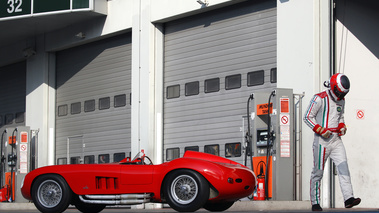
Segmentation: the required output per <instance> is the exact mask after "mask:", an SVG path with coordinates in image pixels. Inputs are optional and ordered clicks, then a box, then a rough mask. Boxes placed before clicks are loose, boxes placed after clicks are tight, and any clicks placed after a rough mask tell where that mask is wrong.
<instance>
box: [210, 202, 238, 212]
mask: <svg viewBox="0 0 379 213" xmlns="http://www.w3.org/2000/svg"><path fill="white" fill-rule="evenodd" d="M233 204H234V202H233V201H231V202H222V203H206V204H205V205H204V206H203V207H204V209H206V210H208V211H210V212H222V211H225V210H227V209H229V208H230V207H232V206H233Z"/></svg>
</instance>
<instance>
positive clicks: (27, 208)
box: [0, 201, 379, 213]
mask: <svg viewBox="0 0 379 213" xmlns="http://www.w3.org/2000/svg"><path fill="white" fill-rule="evenodd" d="M157 207H158V208H157ZM121 212H123V213H143V212H147V213H174V212H176V211H175V210H173V209H171V208H169V207H168V206H167V205H164V206H156V205H153V204H151V205H146V206H145V207H142V206H132V207H125V206H124V207H108V208H105V209H104V210H103V211H102V212H101V213H121ZM196 212H199V213H205V212H209V211H207V210H205V209H199V210H198V211H196ZM225 212H228V213H243V212H252V213H288V212H293V213H309V212H312V211H311V206H310V202H309V201H245V202H241V201H238V202H236V203H235V204H234V205H233V206H232V207H231V208H230V209H228V210H227V211H225ZM324 212H338V213H345V212H346V213H348V212H354V213H355V212H365V213H379V208H361V207H359V206H357V207H354V208H351V209H345V208H330V209H328V208H324ZM0 213H39V211H38V210H37V209H36V208H35V207H34V204H32V203H0ZM65 213H80V211H79V210H77V209H76V208H74V207H69V208H68V209H67V210H66V211H65Z"/></svg>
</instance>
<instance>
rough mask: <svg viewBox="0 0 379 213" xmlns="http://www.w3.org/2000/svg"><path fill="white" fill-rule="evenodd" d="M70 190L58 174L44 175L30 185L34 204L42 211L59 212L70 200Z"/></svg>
mask: <svg viewBox="0 0 379 213" xmlns="http://www.w3.org/2000/svg"><path fill="white" fill-rule="evenodd" d="M71 198H72V191H71V189H70V187H69V186H68V184H67V182H66V181H65V180H64V179H63V178H62V177H61V176H59V175H54V174H49V175H44V176H41V177H39V178H37V180H36V181H35V183H34V184H33V186H32V199H33V202H34V205H35V206H36V207H37V209H38V210H40V211H41V212H43V213H61V212H63V211H64V210H66V209H67V207H68V205H69V204H70V202H71Z"/></svg>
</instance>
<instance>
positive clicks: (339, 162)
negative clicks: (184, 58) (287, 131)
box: [304, 73, 361, 211]
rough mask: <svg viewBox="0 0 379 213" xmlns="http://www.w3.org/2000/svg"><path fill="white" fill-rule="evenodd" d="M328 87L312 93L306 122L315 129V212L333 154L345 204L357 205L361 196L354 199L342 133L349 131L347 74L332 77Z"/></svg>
mask: <svg viewBox="0 0 379 213" xmlns="http://www.w3.org/2000/svg"><path fill="white" fill-rule="evenodd" d="M326 86H328V87H329V89H328V90H326V91H323V92H321V93H318V94H316V95H314V96H313V98H312V100H311V101H310V104H309V107H308V109H307V111H306V113H305V115H304V122H305V123H306V124H307V125H308V126H309V127H310V128H311V129H312V130H313V131H314V132H315V136H314V142H313V161H314V165H313V169H312V173H311V186H310V195H311V203H312V211H322V208H321V206H320V183H321V179H322V176H323V173H324V166H325V162H326V160H327V159H328V157H330V158H331V159H332V160H333V162H334V164H335V166H336V168H337V172H338V177H339V182H340V187H341V191H342V194H343V197H344V200H345V207H346V208H351V207H353V206H355V205H358V204H359V203H360V201H361V199H360V198H354V195H353V188H352V185H351V180H350V172H349V168H348V164H347V157H346V151H345V147H344V145H343V143H342V140H341V136H343V135H345V133H346V130H347V128H346V125H345V121H344V107H345V99H344V97H345V95H346V94H347V93H348V92H349V88H350V82H349V79H348V78H347V76H346V75H343V74H340V73H339V74H335V75H333V76H332V77H331V78H330V80H329V85H326Z"/></svg>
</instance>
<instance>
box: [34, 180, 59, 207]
mask: <svg viewBox="0 0 379 213" xmlns="http://www.w3.org/2000/svg"><path fill="white" fill-rule="evenodd" d="M37 196H38V200H40V202H41V204H42V205H43V206H45V207H46V208H52V207H54V206H56V205H57V204H59V202H60V201H61V200H62V188H61V187H60V185H59V184H58V183H57V182H56V181H54V180H45V181H44V182H43V183H41V185H40V186H39V187H38V191H37Z"/></svg>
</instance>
